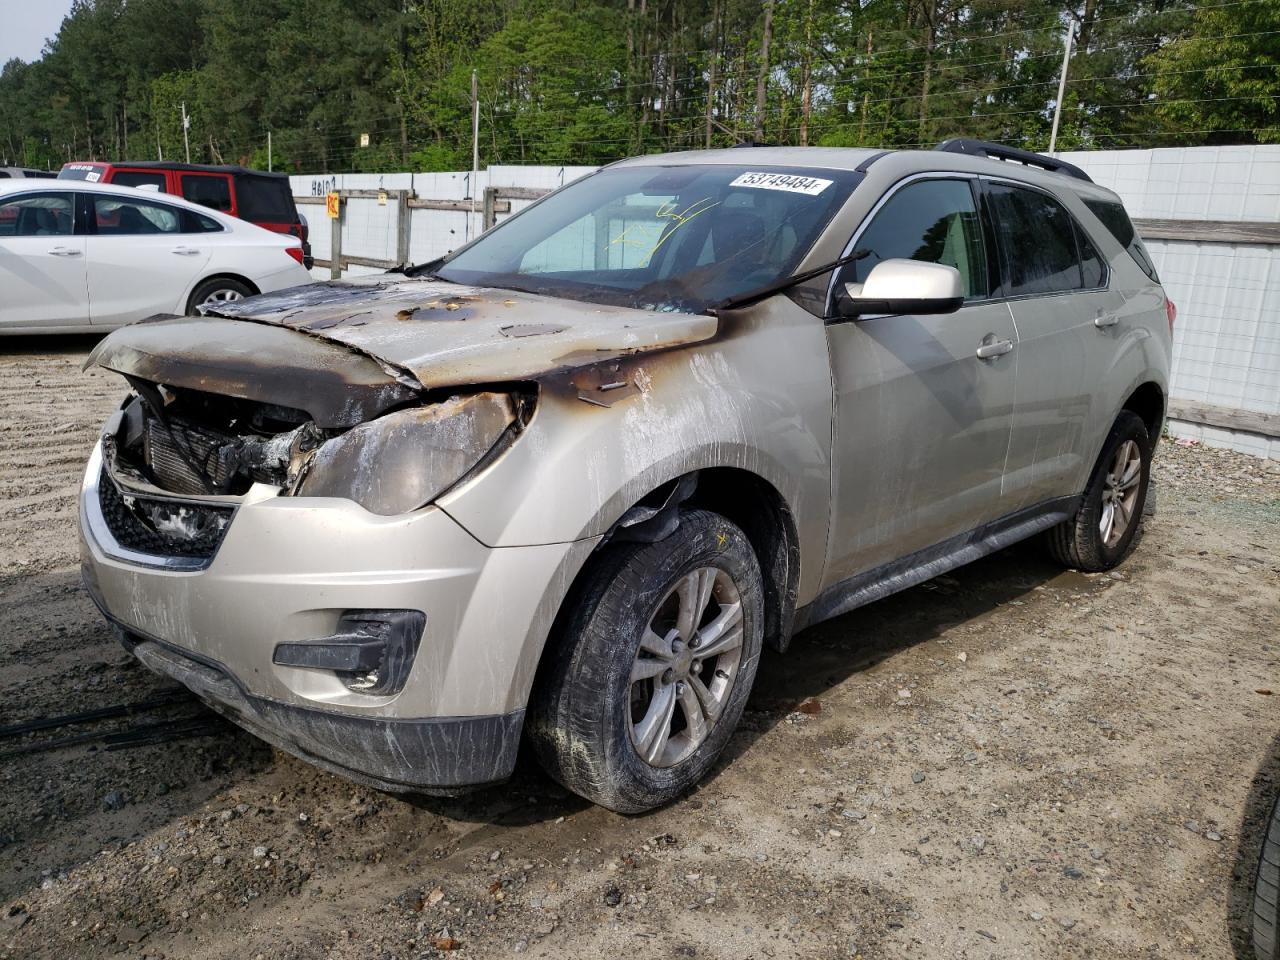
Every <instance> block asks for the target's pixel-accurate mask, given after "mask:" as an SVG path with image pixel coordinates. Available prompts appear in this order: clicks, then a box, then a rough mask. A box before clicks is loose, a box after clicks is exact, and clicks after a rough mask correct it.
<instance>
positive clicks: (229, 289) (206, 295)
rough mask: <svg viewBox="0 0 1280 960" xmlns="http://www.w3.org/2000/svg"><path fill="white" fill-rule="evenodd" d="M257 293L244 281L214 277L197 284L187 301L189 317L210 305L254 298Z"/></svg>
mask: <svg viewBox="0 0 1280 960" xmlns="http://www.w3.org/2000/svg"><path fill="white" fill-rule="evenodd" d="M256 292H257V291H256V290H254V289H253V288H252V287H250V286H249V285H248V284H247V283H245V282H244V281H243V280H235V279H233V278H231V277H213V278H212V279H210V280H205V281H204V282H203V283H200V284H197V285H196V288H195V289H194V290H192V291H191V298H190V299H189V300H188V301H187V316H189V317H194V316H196V315H197V314H198V313H199V310H198V309H197V308H198V307H201V306H204V305H205V304H208V303H228V302H231V301H234V300H243V299H244V298H245V297H251V296H253V295H254V294H255V293H256Z"/></svg>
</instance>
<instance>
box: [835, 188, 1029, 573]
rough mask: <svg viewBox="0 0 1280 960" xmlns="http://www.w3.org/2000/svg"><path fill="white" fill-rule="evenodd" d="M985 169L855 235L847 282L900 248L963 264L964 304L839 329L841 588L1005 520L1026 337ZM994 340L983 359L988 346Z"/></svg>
mask: <svg viewBox="0 0 1280 960" xmlns="http://www.w3.org/2000/svg"><path fill="white" fill-rule="evenodd" d="M975 191H976V183H975V182H974V180H973V178H966V177H956V176H951V175H946V174H939V175H936V176H935V175H928V176H926V177H923V178H915V179H912V180H909V181H907V182H906V183H904V184H901V185H899V186H897V187H895V188H893V189H892V190H891V192H890V193H889V194H888V195H887V196H886V197H885V198H884V199H882V200H881V201H880V204H879V206H878V207H877V209H876V210H874V211H873V212H872V214H871V215H870V217H869V218H868V221H867V223H866V225H865V226H864V227H863V228H862V229H861V230H860V231H859V233H858V234H856V235H855V238H854V240H853V242H852V246H851V247H850V249H851V250H856V251H859V252H863V251H865V252H864V254H863V256H862V257H861V258H860V259H858V260H857V261H855V262H854V263H852V264H850V265H849V266H848V267H846V268H844V269H843V270H842V271H841V272H840V274H839V276H838V277H837V278H836V282H835V288H836V289H841V288H842V285H843V284H846V283H863V282H865V281H866V278H867V275H868V274H869V273H870V271H871V269H872V268H873V267H874V266H875V265H876V264H878V263H881V262H882V261H884V260H888V259H891V258H896V257H901V258H905V259H909V260H921V261H926V262H930V263H943V264H947V265H949V266H953V267H955V268H956V269H957V270H959V271H960V275H961V278H962V279H963V281H964V284H965V295H966V296H965V304H964V306H963V307H961V308H960V310H959V311H957V312H956V313H952V314H944V315H941V316H882V317H866V318H863V319H860V320H857V321H853V322H832V323H829V324H828V326H827V342H828V349H829V351H830V360H831V373H832V380H833V387H834V390H835V414H836V426H835V436H834V442H833V449H832V502H833V516H832V520H831V537H830V545H829V549H828V564H827V571H828V572H827V576H826V581H827V583H828V584H833V583H838V582H840V581H842V580H846V579H848V578H849V577H852V576H854V575H857V574H860V573H864V572H866V571H869V570H872V569H874V568H876V567H880V566H882V565H884V564H886V563H888V562H890V561H894V560H898V559H901V558H903V557H906V556H907V555H910V554H915V553H918V552H919V551H921V550H924V549H926V548H928V547H931V546H933V545H935V544H938V543H941V542H942V541H944V540H946V539H948V538H950V537H953V536H956V535H957V534H962V533H966V532H968V531H970V530H973V529H974V528H976V527H978V526H981V525H982V524H984V523H986V522H987V521H990V520H993V519H995V518H996V517H997V516H998V515H999V514H1000V512H1001V501H1000V494H1001V477H1002V474H1003V471H1004V461H1005V454H1006V453H1007V451H1008V445H1009V430H1010V425H1011V423H1012V420H1013V403H1014V369H1015V368H1014V363H1015V354H1016V346H1017V337H1016V334H1015V332H1014V327H1013V320H1012V317H1011V316H1010V313H1009V307H1008V305H1007V304H1005V303H1001V302H993V301H992V299H991V296H990V293H991V270H990V263H991V257H992V256H993V255H994V254H989V253H988V250H987V248H988V245H989V244H988V241H987V238H986V236H985V232H984V230H983V229H982V225H981V221H980V218H979V216H978V207H977V199H976V192H975ZM979 348H983V349H982V352H983V356H982V357H980V356H979V355H978V350H979Z"/></svg>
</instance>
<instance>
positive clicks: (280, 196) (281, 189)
mask: <svg viewBox="0 0 1280 960" xmlns="http://www.w3.org/2000/svg"><path fill="white" fill-rule="evenodd" d="M236 201H237V205H238V207H239V214H240V217H241V219H243V220H252V221H254V222H255V223H297V222H298V209H297V207H295V206H294V204H293V194H292V193H291V192H290V191H289V181H288V180H285V179H284V178H279V179H277V178H275V177H272V178H267V177H245V176H240V177H236Z"/></svg>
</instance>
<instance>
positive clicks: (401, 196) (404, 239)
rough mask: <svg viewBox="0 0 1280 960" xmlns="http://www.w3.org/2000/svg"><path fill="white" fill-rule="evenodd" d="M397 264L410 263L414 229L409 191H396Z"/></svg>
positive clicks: (404, 264)
mask: <svg viewBox="0 0 1280 960" xmlns="http://www.w3.org/2000/svg"><path fill="white" fill-rule="evenodd" d="M396 192H397V194H398V196H397V197H396V264H397V265H398V266H401V267H403V266H406V265H407V264H408V263H409V237H410V232H411V231H412V229H413V220H412V219H411V218H412V216H413V214H412V213H410V212H409V191H408V190H398V191H396Z"/></svg>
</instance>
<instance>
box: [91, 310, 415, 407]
mask: <svg viewBox="0 0 1280 960" xmlns="http://www.w3.org/2000/svg"><path fill="white" fill-rule="evenodd" d="M94 364H97V365H98V366H100V367H103V368H105V369H107V370H114V371H115V372H116V373H121V374H124V375H126V376H130V377H138V378H140V379H142V380H150V381H152V382H155V383H164V384H167V385H169V386H172V387H185V388H187V389H189V390H200V391H204V392H206V393H216V394H221V395H224V396H231V397H240V398H242V399H245V400H256V401H259V402H261V403H273V404H278V405H280V406H285V407H292V408H294V409H296V410H303V411H306V413H307V414H309V415H310V416H311V418H312V419H313V420H315V422H316V425H317V426H320V427H335V428H342V427H351V426H355V425H356V424H358V423H363V422H364V421H366V420H370V419H372V418H373V417H376V416H378V415H379V414H381V413H383V412H384V411H386V410H390V409H392V408H393V407H398V406H403V405H404V404H406V403H408V402H410V401H411V400H413V399H414V398H415V397H416V396H417V395H418V390H417V389H416V387H417V385H416V383H414V382H413V380H412V378H411V377H407V376H405V375H403V374H398V373H397V372H396V371H394V370H388V369H387V368H386V367H384V366H383V365H382V364H380V363H378V362H377V361H376V360H374V359H373V358H371V357H369V356H366V355H362V354H359V353H353V352H352V351H351V350H350V349H348V348H345V347H342V346H339V345H338V344H335V343H328V342H326V341H324V340H320V339H317V338H315V337H308V336H307V335H305V334H302V333H298V332H296V331H293V330H287V329H284V328H282V327H272V326H267V325H264V324H259V323H246V322H244V321H241V320H226V319H221V318H216V317H204V318H194V317H170V318H167V319H155V320H148V321H144V322H142V323H136V324H133V325H132V326H128V327H121V328H120V329H119V330H116V331H115V332H113V333H112V334H110V335H109V336H108V337H106V339H104V340H102V341H101V342H100V343H99V344H98V345H97V346H96V347H95V348H94V349H93V352H92V353H90V354H89V358H88V359H87V360H86V361H85V367H89V366H92V365H94Z"/></svg>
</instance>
